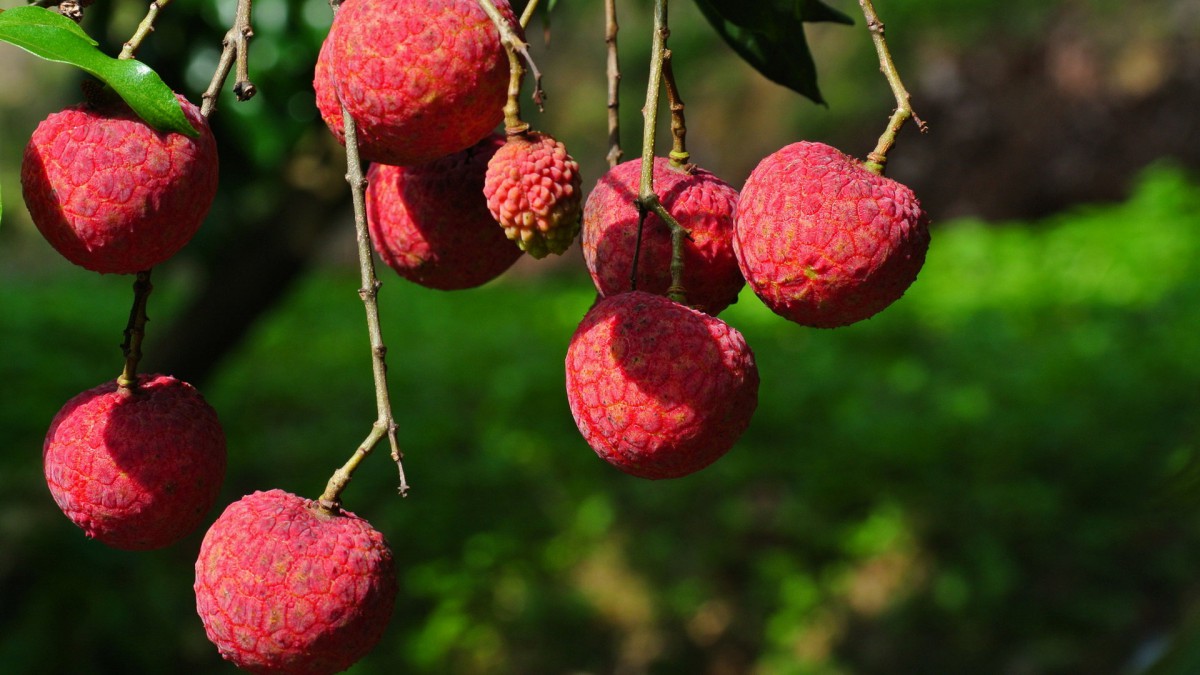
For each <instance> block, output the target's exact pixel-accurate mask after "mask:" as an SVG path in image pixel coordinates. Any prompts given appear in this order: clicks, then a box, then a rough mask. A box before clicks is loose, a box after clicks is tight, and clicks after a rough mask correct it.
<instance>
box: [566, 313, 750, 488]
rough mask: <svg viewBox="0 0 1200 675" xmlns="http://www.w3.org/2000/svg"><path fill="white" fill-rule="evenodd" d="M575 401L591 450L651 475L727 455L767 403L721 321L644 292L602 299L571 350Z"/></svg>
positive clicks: (745, 353)
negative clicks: (760, 398) (760, 400)
mask: <svg viewBox="0 0 1200 675" xmlns="http://www.w3.org/2000/svg"><path fill="white" fill-rule="evenodd" d="M566 366H567V401H568V403H569V404H570V406H571V414H572V415H573V416H574V417H575V423H576V425H577V426H578V427H579V431H580V432H581V433H582V434H583V438H584V440H586V441H587V443H588V445H590V446H591V447H592V449H593V450H594V451H595V452H596V454H597V455H599V456H600V457H601V458H602V459H604V460H605V461H606V462H608V463H609V464H612V465H613V466H615V467H617V468H618V469H620V470H622V471H624V472H625V473H628V474H632V475H634V476H640V477H642V478H676V477H679V476H685V475H687V474H690V473H693V472H695V471H699V470H700V469H703V468H704V467H706V466H708V465H709V464H712V463H713V462H715V461H716V460H717V459H718V458H720V457H721V456H722V455H724V454H725V453H726V452H727V451H728V450H729V449H730V448H731V447H732V446H733V444H734V442H736V441H737V439H738V437H739V436H741V434H742V432H743V431H745V430H746V427H747V426H748V425H749V424H750V417H751V415H753V413H754V409H755V407H756V406H757V405H758V367H757V366H756V365H755V363H754V354H753V353H752V352H751V351H750V348H749V347H748V346H747V345H746V341H745V340H744V339H743V338H742V335H741V333H739V332H738V331H737V330H735V329H734V328H732V327H730V326H729V325H728V324H726V323H725V322H723V321H721V320H720V319H717V318H714V317H712V316H709V315H707V314H704V313H703V312H699V311H697V310H694V309H691V308H690V307H684V306H683V305H680V304H678V303H676V302H673V301H671V300H669V299H667V298H664V297H662V296H660V295H651V294H649V293H643V292H641V291H636V292H633V293H622V294H619V295H613V296H609V297H607V298H603V299H601V300H600V301H599V302H597V303H596V304H595V305H594V306H593V307H592V309H591V310H589V311H588V313H587V315H586V316H585V317H584V318H583V322H582V323H580V324H579V328H578V329H576V331H575V334H574V336H572V338H571V344H570V346H569V347H568V349H567V359H566Z"/></svg>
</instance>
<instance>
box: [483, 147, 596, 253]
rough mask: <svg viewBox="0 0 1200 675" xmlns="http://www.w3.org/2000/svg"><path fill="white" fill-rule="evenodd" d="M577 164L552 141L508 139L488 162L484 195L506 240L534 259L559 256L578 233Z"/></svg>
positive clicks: (579, 199)
mask: <svg viewBox="0 0 1200 675" xmlns="http://www.w3.org/2000/svg"><path fill="white" fill-rule="evenodd" d="M581 181H582V178H581V177H580V175H579V163H578V162H576V161H575V159H574V158H572V157H571V155H569V154H567V148H566V146H564V145H563V144H562V143H561V142H559V141H556V140H554V138H553V137H551V136H549V135H547V134H543V133H541V132H537V131H532V132H528V133H525V134H520V135H516V136H510V137H509V139H508V142H507V143H505V144H504V147H502V148H500V150H498V151H497V152H496V154H495V156H493V157H492V159H491V161H490V162H488V168H487V174H486V176H485V177H484V183H483V194H484V196H485V197H487V205H488V209H489V210H490V211H491V213H492V217H493V218H495V219H496V222H498V223H500V226H501V227H503V228H504V232H505V233H506V234H507V235H508V238H509V239H512V240H514V241H516V242H517V243H518V244H519V245H520V246H521V248H523V249H525V250H526V251H528V252H529V254H530V255H532V256H533V257H535V258H542V257H545V256H546V255H547V254H548V253H560V254H561V253H563V252H564V251H566V250H567V249H568V248H570V246H571V242H572V241H574V240H575V235H576V234H578V233H579V218H580V212H581V211H582V206H583V192H582V191H581V185H582V182H581Z"/></svg>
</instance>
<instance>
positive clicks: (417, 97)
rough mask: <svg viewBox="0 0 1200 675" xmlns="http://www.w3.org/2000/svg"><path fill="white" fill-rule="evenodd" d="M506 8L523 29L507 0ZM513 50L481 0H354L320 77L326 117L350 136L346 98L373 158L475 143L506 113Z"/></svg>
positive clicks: (500, 2)
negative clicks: (344, 115)
mask: <svg viewBox="0 0 1200 675" xmlns="http://www.w3.org/2000/svg"><path fill="white" fill-rule="evenodd" d="M495 3H496V6H497V8H498V9H499V10H500V12H501V13H502V14H503V15H504V17H505V18H506V19H507V20H508V21H509V23H510V24H511V25H512V26H513V29H514V30H515V31H517V32H518V34H520V26H519V24H518V23H517V21H516V19H515V18H514V17H513V13H512V8H511V7H510V6H509V3H508V1H507V0H495ZM508 68H509V66H508V57H507V56H506V54H505V51H504V47H503V46H502V45H501V42H500V33H499V31H497V30H496V26H495V25H494V24H493V23H492V20H491V19H490V18H488V15H487V14H485V13H484V11H483V9H482V8H481V7H480V6H479V3H478V2H477V1H476V0H405V1H404V2H398V1H396V0H347V1H346V2H344V3H342V5H341V8H340V9H339V10H338V13H337V15H336V17H335V18H334V21H333V25H332V26H331V27H330V30H329V34H328V35H327V36H326V38H325V45H324V46H323V47H322V49H321V53H320V54H319V55H318V59H317V67H316V72H315V76H314V79H313V86H314V88H315V89H316V96H317V106H318V108H319V110H320V112H321V117H322V118H324V120H325V123H326V125H327V126H328V127H329V129H330V130H331V131H332V132H333V134H334V135H335V136H336V137H337V138H338V140H340V141H342V142H345V138H344V136H345V129H344V128H343V120H342V113H341V107H340V104H339V103H338V100H339V98H340V100H341V102H342V103H345V104H346V108H347V109H348V110H349V111H350V114H351V115H353V116H354V121H355V122H356V124H357V130H358V134H357V138H358V146H359V152H360V154H361V156H362V158H363V159H365V160H370V161H374V162H380V163H383V164H394V165H411V164H423V163H425V162H431V161H433V160H435V159H437V158H439V157H444V156H446V155H449V154H451V153H454V152H458V151H459V150H463V149H465V148H468V147H470V146H471V145H473V144H475V143H476V142H477V141H479V140H480V139H481V138H483V137H484V136H487V135H488V134H489V133H490V132H491V131H492V130H493V129H495V128H496V126H497V125H498V124H499V123H500V121H501V119H502V118H503V108H504V102H505V100H506V97H507V92H508V80H509V70H508Z"/></svg>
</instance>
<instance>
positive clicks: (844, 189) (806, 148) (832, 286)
mask: <svg viewBox="0 0 1200 675" xmlns="http://www.w3.org/2000/svg"><path fill="white" fill-rule="evenodd" d="M928 249H929V219H928V217H927V216H926V214H925V212H924V211H923V210H922V209H921V206H920V204H919V203H918V202H917V198H916V197H915V196H914V195H913V192H912V190H910V189H908V188H907V187H905V186H904V185H902V184H900V183H898V182H896V181H894V180H892V179H890V178H885V177H883V176H881V175H878V174H875V173H872V172H871V171H868V170H867V169H866V168H864V167H863V165H862V164H861V163H860V162H858V161H857V160H855V159H854V158H852V157H850V156H848V155H845V154H843V153H841V152H840V151H838V150H837V149H835V148H832V147H830V146H828V145H824V144H822V143H810V142H800V143H793V144H792V145H789V146H787V147H785V148H783V149H781V150H779V151H777V152H775V153H774V154H772V155H769V156H767V157H766V158H765V159H763V160H762V161H761V162H760V163H759V164H758V166H757V167H756V168H755V169H754V171H753V172H751V174H750V177H749V178H748V179H747V180H746V185H745V187H743V188H742V193H741V197H740V198H739V200H738V212H737V219H736V230H735V235H734V250H735V252H736V253H737V256H738V262H739V264H740V265H741V268H742V274H744V275H745V277H746V281H747V282H748V283H749V284H750V287H751V288H752V289H754V292H755V294H757V295H758V297H759V298H761V299H762V301H763V302H764V303H765V304H766V305H767V306H768V307H770V308H771V310H772V311H774V312H775V313H777V314H779V315H780V316H783V317H784V318H786V319H790V320H792V321H795V322H796V323H799V324H801V325H805V326H813V327H817V328H834V327H837V326H845V325H848V324H852V323H854V322H856V321H861V320H863V319H866V318H868V317H871V316H873V315H875V314H876V313H878V312H879V311H881V310H883V309H884V308H885V307H887V306H888V305H890V304H892V303H893V302H895V301H896V300H897V299H899V298H900V296H901V295H903V294H904V291H906V290H907V289H908V287H909V286H910V285H912V282H913V281H914V280H915V279H916V278H917V273H918V272H919V271H920V270H921V266H922V265H923V264H924V262H925V252H926V251H927V250H928Z"/></svg>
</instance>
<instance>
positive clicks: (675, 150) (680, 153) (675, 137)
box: [662, 49, 690, 169]
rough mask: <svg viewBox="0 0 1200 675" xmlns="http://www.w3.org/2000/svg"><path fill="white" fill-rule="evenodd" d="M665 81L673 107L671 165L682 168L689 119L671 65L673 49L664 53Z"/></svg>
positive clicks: (686, 157)
mask: <svg viewBox="0 0 1200 675" xmlns="http://www.w3.org/2000/svg"><path fill="white" fill-rule="evenodd" d="M662 69H663V82H664V83H665V84H666V85H667V103H669V104H670V107H671V138H672V143H673V145H672V147H671V154H670V158H671V166H673V167H675V168H677V169H682V168H684V167H685V166H687V163H688V157H690V155H689V154H688V151H687V120H686V119H685V118H684V116H683V108H684V105H683V99H682V98H681V97H680V96H679V85H678V84H676V83H675V69H674V68H672V67H671V50H670V49H667V50H665V51H664V53H663V64H662Z"/></svg>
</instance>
